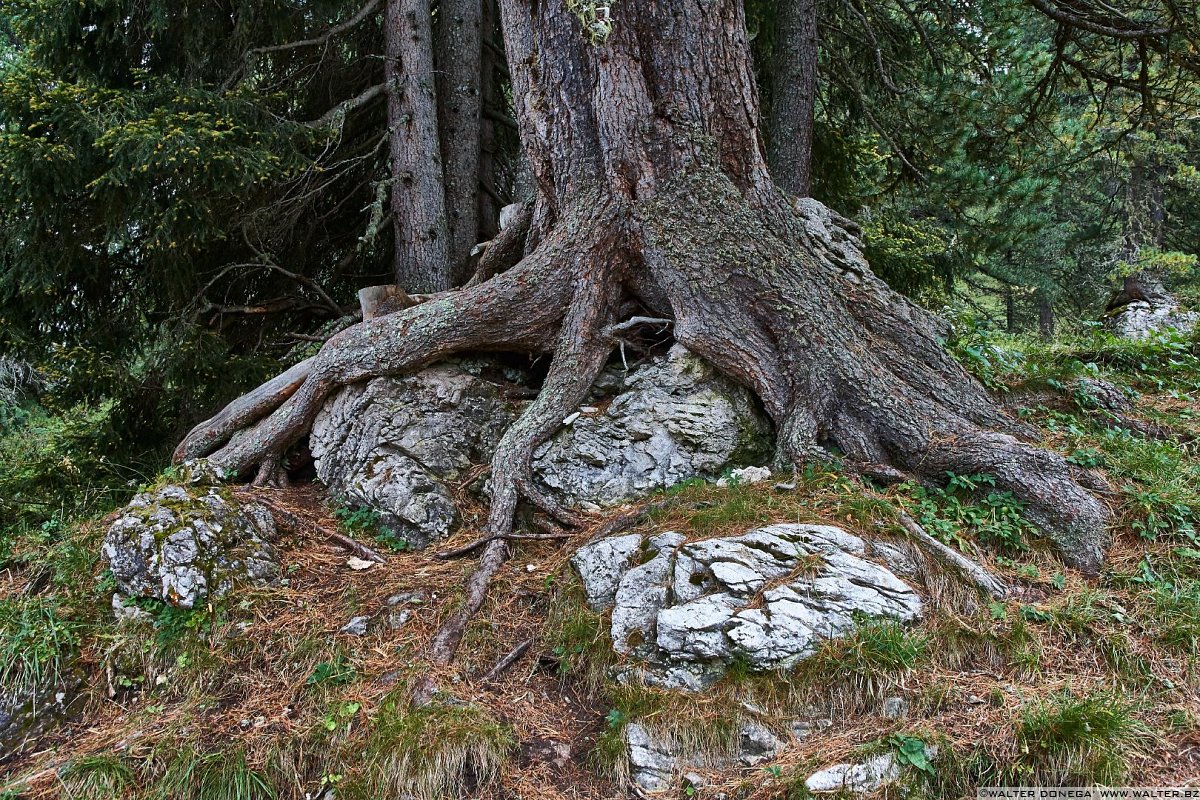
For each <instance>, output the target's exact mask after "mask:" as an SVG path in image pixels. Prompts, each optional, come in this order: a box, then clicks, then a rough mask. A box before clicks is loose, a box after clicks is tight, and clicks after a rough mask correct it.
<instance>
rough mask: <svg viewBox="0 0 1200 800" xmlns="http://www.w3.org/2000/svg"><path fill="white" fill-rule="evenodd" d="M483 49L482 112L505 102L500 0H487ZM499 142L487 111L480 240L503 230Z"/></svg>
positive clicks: (482, 125) (482, 129)
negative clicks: (497, 46)
mask: <svg viewBox="0 0 1200 800" xmlns="http://www.w3.org/2000/svg"><path fill="white" fill-rule="evenodd" d="M480 31H481V33H480V36H481V49H480V59H479V73H480V85H479V100H480V109H481V112H482V111H483V110H485V109H488V108H492V109H499V108H500V107H501V106H502V97H503V95H502V93H501V86H500V80H499V75H498V72H499V70H500V68H502V67H503V63H502V61H503V59H502V58H501V57H500V56H499V55H498V54H497V52H496V50H495V49H494V45H493V43H495V42H497V41H499V40H500V12H499V10H498V9H497V8H496V0H483V21H482V24H481V26H480ZM498 149H499V142H498V139H497V136H496V123H495V121H494V120H491V119H488V118H487V116H486V115H484V114H483V113H481V114H480V120H479V179H478V180H479V189H480V191H479V192H478V193H477V194H476V197H477V198H478V208H479V211H478V214H479V240H480V241H481V242H486V241H489V240H491V239H493V238H495V236H496V234H497V233H499V232H500V225H499V222H500V208H501V202H500V198H499V196H498V194H497V189H498V185H497V184H498V182H497V175H498V170H497V161H498V155H499V152H498Z"/></svg>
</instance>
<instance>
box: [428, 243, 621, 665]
mask: <svg viewBox="0 0 1200 800" xmlns="http://www.w3.org/2000/svg"><path fill="white" fill-rule="evenodd" d="M619 256H620V254H619V253H617V252H613V251H612V250H611V249H608V248H605V247H598V248H595V249H594V250H593V251H592V252H587V253H585V254H583V264H582V269H580V271H579V277H578V280H577V283H576V285H575V287H574V290H575V291H574V296H573V298H572V300H571V304H570V307H569V309H568V310H567V314H566V318H565V319H564V321H563V325H562V332H561V333H560V335H559V343H558V348H557V350H556V351H555V355H554V361H553V362H552V363H551V365H550V372H549V374H548V375H547V376H546V381H545V384H544V385H543V387H542V392H541V394H539V395H538V396H537V399H536V400H534V401H533V402H532V403H530V404H529V406H528V407H527V408H526V409H525V411H524V412H523V413H522V414H521V416H520V417H519V418H518V419H517V421H516V422H514V423H513V425H512V426H511V427H510V428H509V429H508V430H507V431H506V432H505V434H504V436H503V438H501V440H500V444H499V445H498V446H497V448H496V453H495V455H493V456H492V504H491V510H490V513H489V515H488V522H487V532H488V533H489V534H490V535H491V536H492V538H493V541H492V542H490V543H489V544H488V545H487V547H486V548H485V549H484V551H483V558H482V559H481V561H480V565H479V569H478V570H477V571H476V572H475V574H474V575H472V576H471V578H470V579H469V580H468V581H467V591H466V598H465V600H464V603H463V606H462V608H461V609H460V610H459V611H458V612H456V613H455V614H454V615H452V616H451V617H450V618H449V619H448V620H447V621H446V622H445V623H444V624H443V625H442V628H441V630H439V631H438V634H437V637H436V638H435V639H434V642H433V659H434V663H437V664H448V663H450V662H451V661H452V660H453V659H454V654H455V652H456V651H457V650H458V645H459V643H460V642H461V641H462V636H463V632H464V631H465V630H466V625H467V622H468V621H469V620H470V618H471V617H472V616H473V615H474V614H475V612H476V611H478V610H479V608H480V607H481V606H482V605H483V600H484V597H485V595H486V593H487V587H488V584H489V583H490V582H491V580H492V578H493V577H494V576H495V574H496V571H497V570H498V569H499V568H500V567H501V565H503V563H504V561H505V560H506V559H507V558H508V553H509V548H508V544H507V543H506V542H505V541H504V540H503V537H505V536H507V535H508V534H509V533H511V532H512V525H513V517H514V515H515V514H516V510H517V501H518V498H519V496H520V493H521V484H522V482H524V483H525V485H526V487H528V485H529V483H530V481H528V473H529V462H530V460H531V459H532V458H533V451H534V450H535V449H537V447H538V445H540V444H542V443H543V442H545V441H546V440H548V439H549V438H550V437H551V436H552V435H553V434H554V432H555V431H557V430H558V429H559V427H561V425H562V421H563V418H564V417H566V416H567V415H568V414H570V413H571V412H572V411H573V410H574V409H575V408H576V407H577V406H578V405H579V404H580V403H581V402H582V401H583V399H584V398H585V397H587V393H588V391H589V390H590V389H591V388H592V383H593V382H594V381H595V380H596V376H597V375H599V374H600V370H602V369H603V368H604V364H605V362H606V361H607V360H608V355H609V353H610V352H611V348H610V347H609V346H607V343H606V341H605V339H604V337H602V336H601V335H600V333H601V331H603V329H604V328H605V327H606V326H608V325H610V324H612V322H613V321H614V320H613V318H614V316H615V315H616V313H617V309H618V308H620V301H621V297H620V294H619V287H620V275H619V271H618V269H617V266H618V262H617V259H618V258H619Z"/></svg>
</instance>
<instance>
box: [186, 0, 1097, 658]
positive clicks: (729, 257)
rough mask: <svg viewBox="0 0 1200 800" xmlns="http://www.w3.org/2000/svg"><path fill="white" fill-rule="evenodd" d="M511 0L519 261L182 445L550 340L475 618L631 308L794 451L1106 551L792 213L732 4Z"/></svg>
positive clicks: (959, 373)
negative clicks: (386, 378)
mask: <svg viewBox="0 0 1200 800" xmlns="http://www.w3.org/2000/svg"><path fill="white" fill-rule="evenodd" d="M501 11H502V15H503V20H504V30H505V39H506V46H507V52H508V61H509V66H510V70H511V73H512V79H513V91H514V97H515V98H516V106H517V113H518V119H519V123H520V127H521V138H522V143H523V146H524V149H525V152H526V153H527V155H528V159H529V163H530V165H531V168H532V173H533V176H534V180H535V182H536V187H537V199H536V201H535V203H534V208H533V211H532V214H531V223H530V227H529V235H528V238H527V239H526V240H525V251H526V253H527V255H526V256H525V257H524V258H523V259H522V260H521V261H520V262H519V263H517V264H516V265H515V266H513V267H512V268H511V269H508V270H506V271H501V272H499V273H498V274H495V275H494V276H491V277H488V276H487V275H484V276H481V280H482V282H480V283H477V284H474V285H472V286H470V287H468V288H466V289H464V290H461V291H457V292H449V293H446V294H444V295H441V296H439V297H438V298H437V299H434V300H432V301H429V302H425V303H422V304H420V305H418V306H415V307H413V308H410V309H407V310H404V311H401V312H398V313H395V314H391V315H388V316H384V317H380V318H377V319H373V320H370V321H367V322H364V323H362V324H361V325H358V326H355V327H352V328H350V329H347V330H346V331H343V332H342V333H340V334H338V335H337V336H335V337H334V338H333V339H331V340H330V341H329V342H328V343H327V344H326V345H325V347H324V348H323V349H322V351H321V353H320V354H318V355H317V356H316V357H315V358H314V359H313V360H312V362H311V364H309V365H307V366H306V367H305V370H304V371H303V379H302V381H301V383H300V385H299V387H298V388H296V387H295V384H296V378H297V375H296V374H289V375H287V376H285V377H282V378H280V379H278V380H277V381H275V382H273V383H272V384H271V385H270V387H269V389H268V390H265V391H263V392H261V393H258V394H257V395H254V396H251V397H250V398H249V399H246V400H243V401H237V402H235V403H234V404H233V406H231V408H232V410H231V411H226V412H223V413H222V414H221V415H218V416H217V417H215V418H214V419H213V420H212V421H211V422H210V423H207V424H205V425H202V426H200V427H199V428H198V429H197V430H196V431H194V432H193V434H191V435H190V436H189V438H188V439H187V440H185V442H184V443H183V444H182V445H181V446H180V449H179V451H177V454H176V455H177V458H188V457H194V456H201V455H206V454H210V453H211V458H212V460H213V461H214V462H215V463H216V465H217V466H219V467H221V468H224V469H226V470H232V471H236V472H241V473H247V472H248V471H249V470H252V469H254V468H256V467H257V468H258V469H259V473H260V475H259V477H260V479H266V478H269V477H271V472H272V471H273V469H274V467H275V465H276V464H277V463H278V460H279V458H280V457H281V456H282V454H283V453H284V452H285V451H286V449H287V448H288V447H289V446H290V445H291V444H292V443H294V442H295V441H297V440H298V439H299V438H300V437H301V436H303V435H304V433H305V432H306V431H307V429H308V426H309V425H310V423H311V421H312V418H313V416H314V415H315V414H316V413H317V411H318V410H319V409H320V407H321V405H322V404H323V403H324V402H325V400H326V398H327V397H328V395H329V394H330V392H332V391H334V390H335V389H337V388H338V387H339V386H342V385H345V384H347V383H351V382H354V381H359V380H363V379H366V378H369V377H372V376H376V375H385V374H396V373H401V372H405V371H409V370H412V369H415V368H418V367H420V366H422V365H424V364H428V363H430V362H431V361H433V360H435V359H438V358H441V357H444V356H446V355H448V354H450V353H453V352H458V351H462V350H471V349H503V350H514V351H525V352H536V351H540V350H542V349H543V348H549V349H550V350H552V352H553V354H554V356H553V360H552V363H551V368H550V374H549V376H548V378H547V380H546V385H545V387H544V389H543V391H542V393H541V395H540V396H539V397H538V399H537V400H536V401H535V402H533V403H532V404H531V405H530V406H529V408H528V409H527V410H526V411H525V412H524V414H523V415H522V416H521V417H520V418H519V420H518V421H517V422H516V423H515V424H514V425H513V426H512V428H511V429H510V430H509V431H508V433H507V434H506V435H505V437H504V440H503V441H502V442H501V444H500V446H499V448H498V450H497V452H496V454H495V456H494V457H493V460H492V487H493V496H492V510H491V515H490V517H489V520H488V524H487V531H486V535H487V536H489V537H491V542H490V544H489V545H488V546H487V549H486V551H485V554H484V556H483V562H482V567H481V570H480V572H479V573H477V575H476V576H475V578H473V579H472V582H471V585H470V587H469V591H468V595H467V599H468V602H467V605H466V607H465V608H464V609H463V610H462V615H466V614H469V613H471V611H472V610H473V609H474V608H477V607H478V604H479V603H481V602H482V591H483V588H484V587H486V585H487V581H488V579H489V578H490V576H491V575H492V574H494V572H495V571H496V570H497V569H498V568H499V566H500V565H501V564H502V563H503V560H504V557H505V554H506V552H507V545H506V544H505V540H504V537H505V536H507V535H508V534H509V533H511V531H512V526H513V511H514V509H515V507H516V503H517V500H518V498H520V497H525V498H526V499H528V500H530V501H532V502H533V503H535V504H536V505H538V506H540V507H542V508H543V509H545V510H547V511H549V512H551V513H553V514H554V515H555V516H564V514H563V510H562V509H558V508H557V507H556V506H555V505H554V503H553V502H551V501H550V500H549V499H548V498H546V497H545V496H544V495H543V493H542V492H541V491H540V490H539V489H538V487H537V486H536V485H535V484H534V482H533V481H532V479H531V477H530V471H529V463H528V462H529V457H530V454H531V453H532V451H533V448H535V447H536V446H537V445H538V444H539V443H541V442H543V441H545V440H546V438H547V437H549V436H550V435H552V434H553V432H554V430H555V429H556V428H557V427H558V426H559V425H560V424H561V421H562V419H563V418H564V417H565V416H566V415H567V414H568V413H569V412H570V411H571V410H573V409H574V407H575V405H576V404H577V403H578V402H579V401H580V400H581V398H583V397H584V396H585V395H586V392H587V390H588V387H589V386H590V384H591V382H592V379H593V378H594V376H595V374H596V372H597V371H598V370H599V369H600V367H601V366H602V365H603V363H604V361H605V359H606V358H607V357H609V355H610V354H611V351H612V348H613V346H614V343H615V341H616V339H615V335H616V333H617V331H616V330H615V329H614V327H613V323H614V322H619V317H618V309H621V308H623V307H626V305H629V304H630V302H631V301H632V302H633V303H635V304H636V306H637V307H639V308H642V309H650V310H651V311H652V312H653V313H654V314H656V315H658V316H662V317H670V318H671V319H673V320H674V323H675V324H674V330H675V336H676V338H677V340H678V341H679V342H681V343H682V344H684V345H685V346H687V347H688V348H690V349H691V350H692V351H694V352H696V353H698V354H699V355H700V356H702V357H704V358H705V359H707V360H708V361H709V362H710V363H712V364H713V365H715V366H716V367H717V368H718V369H720V370H722V371H723V372H725V373H726V374H728V375H730V376H731V377H733V378H734V379H736V380H738V381H740V382H742V383H743V384H745V385H746V386H748V387H750V388H751V389H753V390H754V391H755V392H756V393H757V395H758V396H759V397H760V398H761V400H762V402H763V405H764V407H765V408H766V410H767V412H768V413H769V414H770V416H771V417H772V419H773V420H774V422H775V425H776V432H777V442H778V456H779V459H780V460H781V461H783V462H786V463H793V464H795V463H799V462H803V461H806V460H810V459H823V458H827V457H829V456H830V455H831V454H832V453H834V452H835V451H836V452H840V453H841V454H842V455H843V457H844V462H845V463H847V464H848V465H849V466H850V467H854V465H856V464H857V465H861V466H862V467H863V468H864V469H868V468H871V467H872V466H875V465H879V464H890V465H894V466H895V467H898V468H900V469H902V470H906V471H908V472H910V473H912V474H914V475H916V476H919V477H921V478H923V479H926V480H931V481H937V480H942V479H944V475H945V473H946V471H953V472H958V473H964V474H966V473H980V472H986V473H990V474H992V475H993V476H994V477H995V479H996V483H997V486H998V487H1000V488H1002V489H1008V490H1011V491H1013V492H1014V493H1015V495H1016V496H1017V497H1018V498H1020V499H1021V500H1022V501H1023V502H1024V503H1025V504H1026V513H1027V514H1028V516H1029V517H1030V518H1031V519H1032V520H1033V521H1034V522H1035V523H1036V524H1038V525H1039V526H1040V527H1041V528H1042V530H1043V531H1044V532H1045V534H1046V535H1047V537H1048V538H1050V539H1051V540H1052V541H1053V543H1054V544H1055V545H1056V546H1057V549H1058V550H1059V552H1060V553H1061V555H1062V557H1063V558H1064V560H1065V561H1067V563H1069V564H1071V565H1073V566H1076V567H1079V568H1080V569H1083V570H1087V571H1095V570H1096V569H1097V568H1098V567H1099V565H1100V564H1101V562H1102V557H1103V547H1104V545H1105V544H1106V541H1107V539H1106V532H1105V526H1106V522H1107V520H1108V512H1107V510H1106V508H1105V507H1104V506H1103V505H1102V504H1101V503H1100V502H1098V501H1097V499H1096V498H1095V497H1094V496H1093V495H1091V494H1090V493H1089V492H1088V491H1086V490H1085V489H1084V488H1083V487H1082V486H1081V484H1080V483H1079V481H1080V480H1084V481H1085V482H1086V483H1088V485H1090V486H1097V485H1100V483H1099V481H1098V479H1096V478H1094V477H1088V476H1086V475H1085V474H1084V473H1079V472H1076V471H1075V468H1073V467H1072V466H1071V465H1070V464H1068V463H1067V462H1066V460H1065V459H1063V458H1062V457H1060V456H1058V455H1056V454H1054V453H1051V452H1048V451H1044V450H1039V449H1037V448H1036V447H1034V446H1032V445H1030V444H1028V443H1027V442H1026V441H1025V440H1024V438H1023V437H1026V436H1028V435H1030V434H1032V431H1031V430H1029V429H1027V428H1026V427H1025V426H1024V425H1023V424H1022V423H1020V422H1018V421H1016V420H1014V419H1012V418H1010V417H1008V416H1006V415H1005V414H1004V413H1003V412H1002V411H1001V410H1000V408H999V407H998V406H997V405H996V404H995V403H994V402H993V401H992V399H991V398H990V397H989V396H988V395H987V393H986V392H985V391H984V389H983V388H982V386H980V385H979V384H978V383H977V382H976V381H975V380H973V379H972V378H971V377H970V376H969V375H967V373H966V372H965V371H964V370H963V369H962V368H961V367H960V366H959V365H958V364H957V362H955V361H954V360H953V359H952V358H951V357H950V356H949V355H948V353H947V352H946V351H945V349H944V348H943V347H942V346H941V345H940V344H939V328H940V326H939V325H938V323H937V321H936V320H935V319H934V318H933V317H931V316H930V315H929V314H928V313H927V312H925V311H923V310H922V309H920V308H918V307H917V306H915V305H913V304H912V303H910V302H908V301H907V300H905V299H904V298H903V297H901V296H899V295H897V294H896V293H894V292H892V291H891V290H890V289H888V287H887V286H886V285H885V284H884V283H883V282H882V281H880V280H879V279H877V278H876V277H875V276H874V275H873V274H872V273H871V271H870V269H869V267H868V266H867V265H866V262H865V261H863V260H862V258H861V255H860V254H859V253H858V252H857V251H856V250H854V248H853V247H851V246H849V244H848V242H847V239H848V234H847V233H846V232H845V231H844V230H842V229H841V228H839V227H837V226H836V224H835V223H834V221H833V219H832V218H831V217H830V216H829V213H828V211H827V210H825V209H824V208H823V207H822V206H820V205H819V204H816V203H813V202H812V201H804V203H802V204H799V205H797V206H795V207H794V206H793V205H792V204H791V203H790V201H789V200H788V198H787V197H786V196H785V195H784V193H783V192H782V191H780V189H779V188H778V186H777V184H776V183H775V182H773V181H772V179H771V177H770V175H769V173H768V169H767V162H766V158H765V156H764V153H763V148H762V137H761V135H760V130H759V128H758V97H757V90H756V88H755V84H754V77H753V71H752V68H751V62H750V56H749V46H748V42H747V33H746V29H745V20H744V18H743V8H742V4H741V0H709V2H707V3H706V4H704V5H703V7H702V8H700V7H697V6H695V5H688V4H681V3H677V2H674V0H639V2H631V1H630V0H625V1H624V2H620V3H617V4H615V5H614V6H613V27H612V30H611V33H610V34H609V35H608V36H607V38H606V39H605V41H604V42H603V43H595V40H594V37H593V36H589V35H588V34H587V33H585V32H584V31H583V29H582V27H581V24H580V21H579V19H578V18H577V17H576V16H575V14H574V13H572V12H571V11H570V10H569V9H568V8H567V7H566V4H565V0H542V2H539V3H535V4H531V3H529V2H528V0H501ZM822 213H824V214H825V215H826V217H825V218H822V217H821V216H820V215H821V214H822ZM802 214H803V216H802ZM643 313H644V312H643ZM256 420H257V421H256ZM462 615H460V616H458V617H455V619H454V621H452V623H451V625H449V626H448V627H447V629H445V630H444V631H443V635H440V636H439V637H438V640H437V643H436V647H435V656H436V659H437V660H438V661H447V660H449V658H450V657H451V656H452V655H453V653H454V650H455V648H456V647H457V643H458V641H459V637H460V636H461V622H462V620H463V619H465V616H462ZM456 626H457V627H456Z"/></svg>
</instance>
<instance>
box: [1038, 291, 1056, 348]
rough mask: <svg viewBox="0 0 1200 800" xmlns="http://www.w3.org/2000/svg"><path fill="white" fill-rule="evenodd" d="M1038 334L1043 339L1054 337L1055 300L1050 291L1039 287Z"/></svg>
mask: <svg viewBox="0 0 1200 800" xmlns="http://www.w3.org/2000/svg"><path fill="white" fill-rule="evenodd" d="M1037 311H1038V335H1040V336H1041V337H1042V338H1043V339H1053V338H1054V302H1053V301H1052V300H1051V299H1050V295H1049V293H1048V292H1046V291H1044V290H1041V289H1039V290H1038V293H1037Z"/></svg>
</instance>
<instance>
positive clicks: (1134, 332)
mask: <svg viewBox="0 0 1200 800" xmlns="http://www.w3.org/2000/svg"><path fill="white" fill-rule="evenodd" d="M1106 323H1107V327H1108V329H1109V330H1110V331H1112V332H1113V333H1114V334H1116V335H1117V336H1120V337H1122V338H1124V339H1146V338H1149V337H1150V336H1153V335H1155V334H1157V333H1161V332H1163V331H1167V330H1171V329H1175V330H1179V331H1182V332H1184V333H1187V332H1188V331H1191V330H1192V329H1193V328H1195V327H1196V325H1197V324H1200V313H1197V312H1195V311H1184V310H1182V309H1181V308H1179V306H1177V305H1175V304H1174V303H1164V304H1160V305H1154V304H1152V303H1148V302H1146V301H1145V300H1135V301H1133V302H1132V303H1129V304H1128V305H1124V306H1122V307H1121V308H1119V309H1117V310H1116V311H1114V312H1112V313H1111V314H1110V315H1109V316H1108V317H1107V319H1106Z"/></svg>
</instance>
